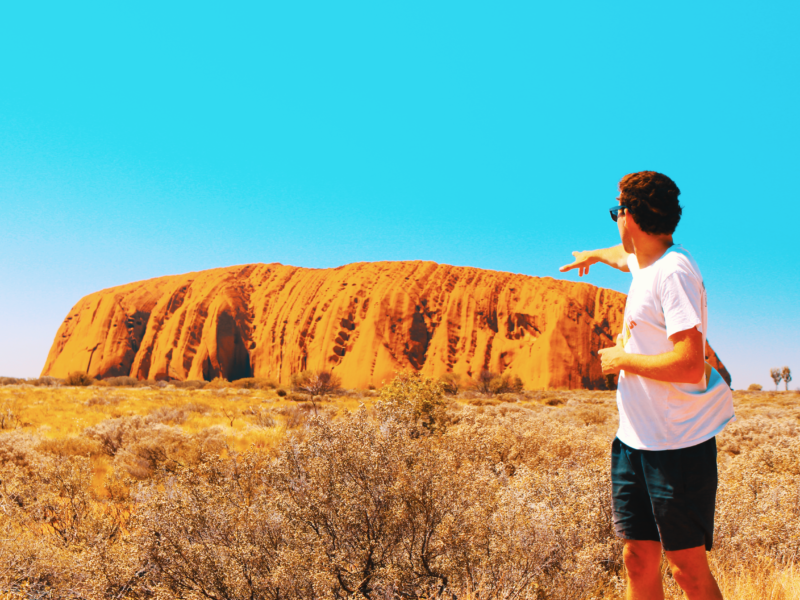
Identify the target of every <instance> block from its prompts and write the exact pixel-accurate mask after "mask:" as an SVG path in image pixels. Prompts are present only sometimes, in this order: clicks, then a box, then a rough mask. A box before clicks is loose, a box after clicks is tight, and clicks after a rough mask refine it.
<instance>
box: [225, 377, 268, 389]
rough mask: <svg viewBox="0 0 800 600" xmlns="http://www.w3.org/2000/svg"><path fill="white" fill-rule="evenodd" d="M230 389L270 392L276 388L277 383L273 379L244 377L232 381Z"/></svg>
mask: <svg viewBox="0 0 800 600" xmlns="http://www.w3.org/2000/svg"><path fill="white" fill-rule="evenodd" d="M230 387H232V388H237V389H245V390H270V389H275V388H276V387H278V383H277V382H276V381H275V380H274V379H263V378H259V377H245V378H244V379H237V380H236V381H232V382H231V385H230Z"/></svg>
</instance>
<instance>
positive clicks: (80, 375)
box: [64, 371, 94, 387]
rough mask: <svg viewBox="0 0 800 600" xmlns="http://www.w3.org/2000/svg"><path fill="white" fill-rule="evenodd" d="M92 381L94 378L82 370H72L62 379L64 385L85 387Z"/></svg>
mask: <svg viewBox="0 0 800 600" xmlns="http://www.w3.org/2000/svg"><path fill="white" fill-rule="evenodd" d="M93 383H94V379H93V378H91V377H89V375H87V374H86V373H84V372H83V371H73V372H72V373H70V374H69V375H67V377H66V379H64V385H71V386H78V387H86V386H88V385H92V384H93Z"/></svg>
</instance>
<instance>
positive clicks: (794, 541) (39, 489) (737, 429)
mask: <svg viewBox="0 0 800 600" xmlns="http://www.w3.org/2000/svg"><path fill="white" fill-rule="evenodd" d="M273 388H274V386H262V387H261V388H260V389H259V388H257V387H253V388H252V389H247V387H242V388H238V389H236V388H232V387H227V388H226V387H218V388H217V389H206V390H191V389H180V388H175V387H161V388H152V389H151V388H136V387H75V388H63V387H62V388H59V387H33V386H30V385H19V384H14V385H7V386H3V387H0V414H1V415H2V419H0V426H2V429H0V599H6V598H8V599H10V598H15V599H17V598H87V599H88V598H91V599H94V598H97V599H99V598H176V597H180V598H187V599H194V598H220V599H222V598H231V599H233V598H278V597H284V598H287V597H288V598H312V597H313V598H316V597H320V598H343V597H345V596H357V595H360V596H362V597H367V598H377V597H381V598H386V597H399V596H403V597H409V598H430V597H433V596H440V595H443V596H448V597H459V598H537V599H541V598H565V599H566V598H570V599H572V598H587V599H588V598H598V599H599V598H609V599H610V598H622V597H623V593H624V586H623V584H622V581H623V576H624V573H623V567H622V565H621V558H620V543H619V541H618V540H616V539H615V538H614V536H613V528H612V527H611V523H610V514H609V506H610V502H609V481H608V454H609V452H608V450H609V443H610V440H611V439H612V438H613V436H614V432H615V431H616V427H617V414H616V404H615V399H614V393H613V392H589V391H558V390H547V391H533V392H532V391H526V392H520V393H505V394H501V395H498V396H491V395H484V394H478V393H476V392H474V391H466V392H461V393H460V394H458V395H455V396H445V395H443V394H442V391H443V388H442V387H441V386H440V385H439V384H436V383H434V382H425V381H421V380H415V379H413V378H412V379H410V380H409V379H405V380H396V381H395V382H393V383H392V384H391V385H389V386H387V387H386V388H384V389H383V390H382V391H381V392H380V394H378V392H362V391H349V392H347V393H345V394H344V395H342V396H337V397H331V398H327V397H314V398H311V397H310V396H309V397H306V396H297V400H298V401H292V400H290V399H289V398H291V395H289V396H279V395H278V391H277V390H276V389H273ZM734 396H735V403H736V409H737V415H738V418H739V420H738V422H736V423H734V424H732V425H730V426H729V427H728V428H727V429H726V431H725V432H724V433H723V434H722V435H720V436H719V438H718V448H719V464H720V491H719V495H718V512H717V515H718V516H717V533H716V545H715V550H714V551H712V553H711V554H710V558H711V563H712V568H713V569H714V571H715V573H716V575H717V578H718V580H719V582H720V586H721V588H722V589H723V592H724V594H725V597H726V598H740V599H748V600H749V599H754V600H755V599H756V598H758V599H769V600H787V599H790V598H800V573H798V572H797V560H798V555H800V441H799V440H800V437H798V433H800V431H798V429H800V394H797V393H786V392H779V393H775V392H753V393H750V392H736V393H735V395H734ZM664 580H665V584H666V589H667V597H668V598H671V599H672V598H674V599H677V598H681V597H682V594H681V593H680V592H679V590H678V589H677V588H676V586H675V585H674V582H672V580H671V577H670V576H669V575H668V574H666V573H665V576H664Z"/></svg>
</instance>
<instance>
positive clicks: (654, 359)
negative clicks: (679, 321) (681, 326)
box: [600, 327, 706, 383]
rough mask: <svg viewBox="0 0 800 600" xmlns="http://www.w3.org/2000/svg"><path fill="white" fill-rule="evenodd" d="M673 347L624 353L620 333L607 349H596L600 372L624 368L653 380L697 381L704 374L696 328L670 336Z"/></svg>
mask: <svg viewBox="0 0 800 600" xmlns="http://www.w3.org/2000/svg"><path fill="white" fill-rule="evenodd" d="M669 339H670V341H671V342H672V344H673V346H674V347H673V349H672V350H670V351H669V352H664V353H663V354H654V355H645V354H634V353H627V352H625V348H624V347H623V345H622V336H621V335H620V336H617V343H616V345H615V346H613V347H611V348H603V349H602V350H600V362H601V363H602V367H603V374H604V375H610V374H611V373H619V372H620V371H625V372H626V373H631V374H632V375H640V376H642V377H647V378H648V379H655V380H656V381H669V382H672V383H698V382H699V381H700V380H701V379H702V378H703V374H704V373H705V367H706V362H705V355H704V353H703V335H702V333H700V330H698V329H697V327H692V328H691V329H687V330H684V331H679V332H678V333H675V334H673V335H671V336H670V338H669Z"/></svg>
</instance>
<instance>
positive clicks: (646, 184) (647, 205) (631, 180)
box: [619, 171, 683, 235]
mask: <svg viewBox="0 0 800 600" xmlns="http://www.w3.org/2000/svg"><path fill="white" fill-rule="evenodd" d="M619 190H620V195H619V199H620V202H621V203H622V204H625V205H626V206H628V207H629V210H630V213H631V215H632V216H633V218H634V220H635V221H636V224H637V225H638V226H639V227H640V228H641V229H642V231H644V232H645V233H650V234H655V235H658V234H665V233H667V234H671V233H672V232H674V231H675V228H676V227H677V226H678V222H679V221H680V220H681V213H682V212H683V210H682V209H681V205H680V204H678V196H679V195H680V193H681V191H680V190H679V189H678V186H677V185H675V182H674V181H672V179H670V178H669V177H667V176H666V175H663V174H661V173H656V172H655V171H639V172H638V173H630V174H628V175H625V177H623V178H622V180H621V181H620V182H619Z"/></svg>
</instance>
